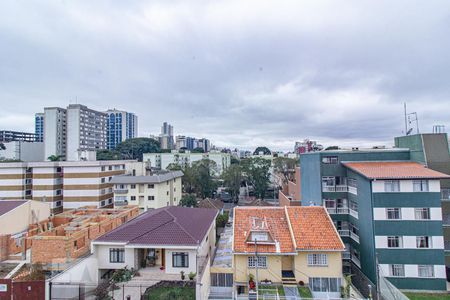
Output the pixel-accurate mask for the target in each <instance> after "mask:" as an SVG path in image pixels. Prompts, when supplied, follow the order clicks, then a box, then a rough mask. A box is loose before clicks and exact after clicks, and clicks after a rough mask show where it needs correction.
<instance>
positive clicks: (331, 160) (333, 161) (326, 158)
mask: <svg viewBox="0 0 450 300" xmlns="http://www.w3.org/2000/svg"><path fill="white" fill-rule="evenodd" d="M338 162H339V159H338V157H337V156H324V157H322V163H324V164H337V163H338Z"/></svg>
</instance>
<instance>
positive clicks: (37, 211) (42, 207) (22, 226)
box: [0, 200, 50, 234]
mask: <svg viewBox="0 0 450 300" xmlns="http://www.w3.org/2000/svg"><path fill="white" fill-rule="evenodd" d="M0 205H1V203H0ZM48 217H50V205H49V203H43V202H37V201H31V200H30V201H28V202H27V203H25V204H23V205H20V206H18V207H16V208H14V209H13V210H11V211H9V212H7V213H6V214H4V215H2V216H0V234H15V233H19V232H23V231H25V230H27V229H28V226H29V225H30V224H31V223H38V222H40V221H43V220H46V219H48Z"/></svg>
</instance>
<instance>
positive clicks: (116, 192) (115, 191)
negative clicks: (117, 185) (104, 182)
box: [114, 189, 128, 194]
mask: <svg viewBox="0 0 450 300" xmlns="http://www.w3.org/2000/svg"><path fill="white" fill-rule="evenodd" d="M127 193H128V189H114V194H127Z"/></svg>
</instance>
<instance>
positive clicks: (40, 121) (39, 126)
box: [34, 113, 44, 142]
mask: <svg viewBox="0 0 450 300" xmlns="http://www.w3.org/2000/svg"><path fill="white" fill-rule="evenodd" d="M34 133H35V134H36V142H44V114H43V113H37V114H35V115H34Z"/></svg>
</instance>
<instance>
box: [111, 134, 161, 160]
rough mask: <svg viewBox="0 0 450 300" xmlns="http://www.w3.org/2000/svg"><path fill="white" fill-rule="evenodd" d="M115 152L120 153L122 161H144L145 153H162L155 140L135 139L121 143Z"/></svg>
mask: <svg viewBox="0 0 450 300" xmlns="http://www.w3.org/2000/svg"><path fill="white" fill-rule="evenodd" d="M115 150H116V151H117V152H119V153H120V156H121V158H122V159H137V160H139V161H142V157H143V154H144V153H157V152H159V151H160V146H159V142H158V141H155V140H154V139H150V138H134V139H128V140H126V141H124V142H122V143H120V144H119V145H117V147H116V149H115Z"/></svg>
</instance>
